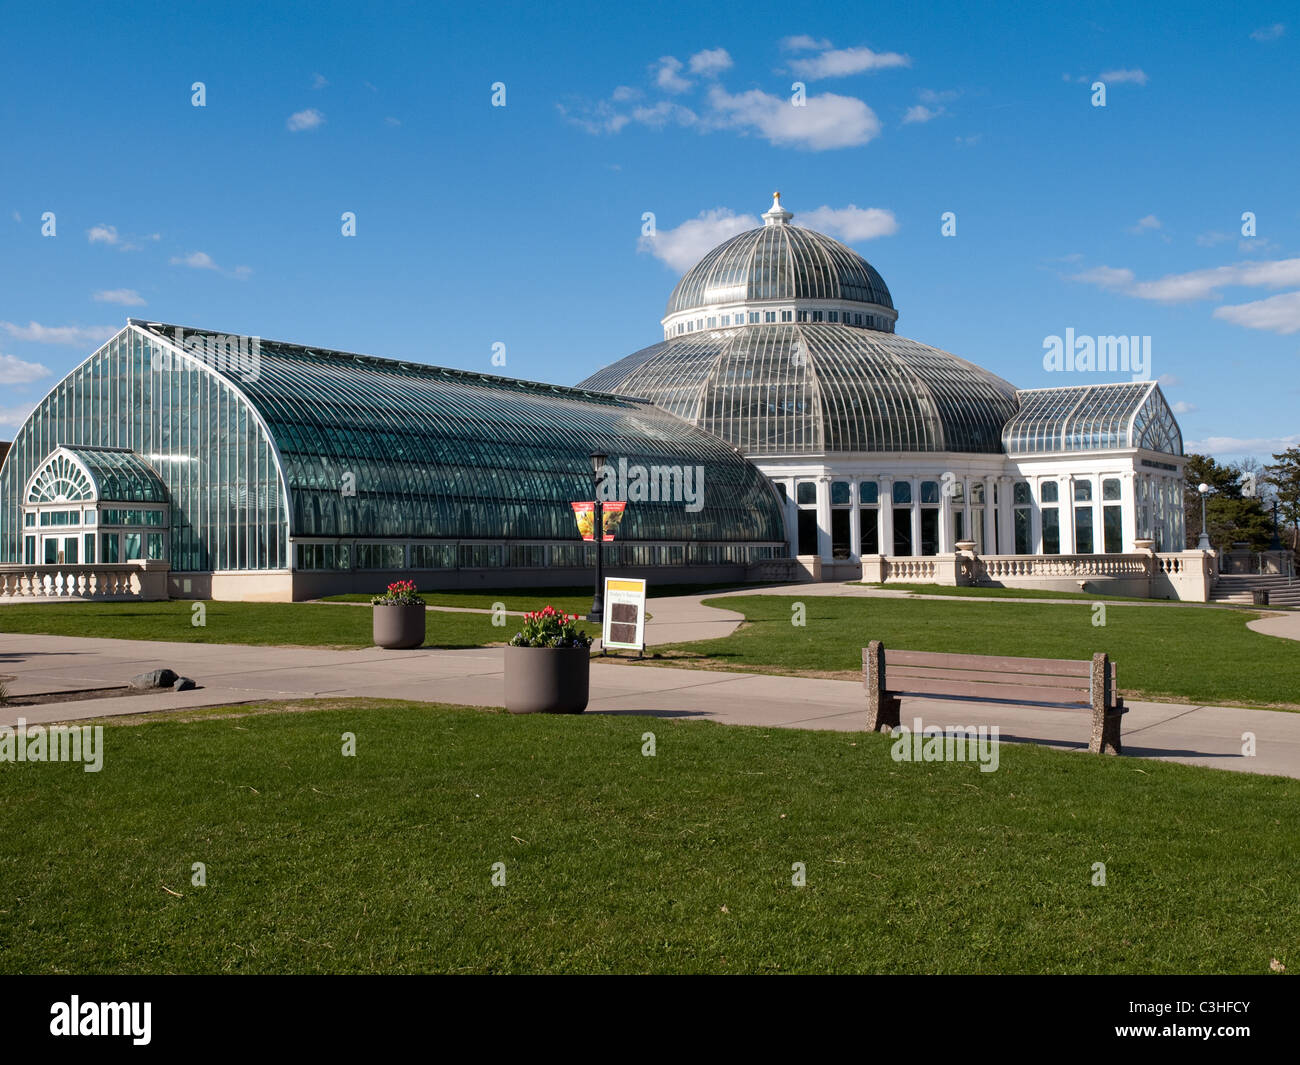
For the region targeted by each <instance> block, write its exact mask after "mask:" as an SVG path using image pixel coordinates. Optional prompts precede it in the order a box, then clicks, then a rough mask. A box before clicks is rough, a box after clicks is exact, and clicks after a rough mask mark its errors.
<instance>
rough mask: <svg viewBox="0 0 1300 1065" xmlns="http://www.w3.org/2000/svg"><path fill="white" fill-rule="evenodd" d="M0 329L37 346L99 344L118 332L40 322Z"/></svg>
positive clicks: (109, 328) (2, 325)
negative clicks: (42, 323)
mask: <svg viewBox="0 0 1300 1065" xmlns="http://www.w3.org/2000/svg"><path fill="white" fill-rule="evenodd" d="M0 329H4V331H5V332H7V333H8V334H9V335H10V336H11V337H13V338H14V339H15V340H31V341H33V342H35V343H37V344H77V345H80V344H99V343H102V342H103V341H105V340H107V339H108V338H109V337H111V336H113V335H114V334H115V333H116V332H117V327H116V326H112V325H90V326H81V325H41V324H40V323H39V322H28V323H27V324H26V325H15V324H14V323H13V322H0Z"/></svg>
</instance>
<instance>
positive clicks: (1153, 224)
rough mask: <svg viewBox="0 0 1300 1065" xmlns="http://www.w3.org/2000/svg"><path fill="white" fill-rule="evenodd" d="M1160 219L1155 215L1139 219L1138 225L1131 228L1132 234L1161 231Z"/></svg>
mask: <svg viewBox="0 0 1300 1065" xmlns="http://www.w3.org/2000/svg"><path fill="white" fill-rule="evenodd" d="M1159 228H1160V219H1158V218H1157V217H1156V216H1155V215H1153V214H1149V215H1147V216H1145V217H1144V218H1139V219H1138V220H1137V222H1136V224H1134V225H1131V226H1129V230H1128V231H1129V232H1130V233H1145V232H1146V231H1147V230H1148V229H1159Z"/></svg>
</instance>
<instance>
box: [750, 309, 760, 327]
mask: <svg viewBox="0 0 1300 1065" xmlns="http://www.w3.org/2000/svg"><path fill="white" fill-rule="evenodd" d="M749 324H750V325H757V324H758V311H750V312H749Z"/></svg>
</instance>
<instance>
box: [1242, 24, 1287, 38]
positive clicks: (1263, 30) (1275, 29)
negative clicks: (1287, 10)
mask: <svg viewBox="0 0 1300 1065" xmlns="http://www.w3.org/2000/svg"><path fill="white" fill-rule="evenodd" d="M1284 33H1286V27H1285V26H1284V25H1283V24H1282V23H1280V22H1275V23H1273V25H1271V26H1261V27H1260V28H1259V29H1257V30H1255V31H1254V32H1252V33H1251V35H1250V39H1251V40H1252V41H1276V40H1277V39H1278V38H1279V37H1281V36H1282V34H1284Z"/></svg>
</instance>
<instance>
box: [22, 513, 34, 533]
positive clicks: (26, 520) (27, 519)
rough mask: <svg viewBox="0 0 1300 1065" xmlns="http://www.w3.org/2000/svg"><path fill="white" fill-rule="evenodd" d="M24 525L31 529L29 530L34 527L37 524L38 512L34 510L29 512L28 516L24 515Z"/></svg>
mask: <svg viewBox="0 0 1300 1065" xmlns="http://www.w3.org/2000/svg"><path fill="white" fill-rule="evenodd" d="M23 524H24V525H26V526H27V528H29V529H30V528H31V527H32V526H33V525H35V524H36V511H34V510H29V511H28V512H27V513H26V514H24V515H23Z"/></svg>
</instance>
